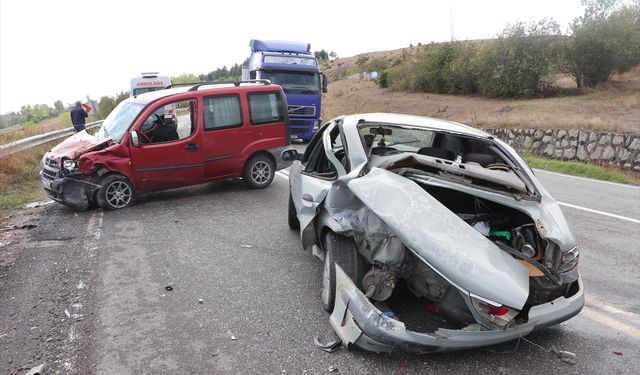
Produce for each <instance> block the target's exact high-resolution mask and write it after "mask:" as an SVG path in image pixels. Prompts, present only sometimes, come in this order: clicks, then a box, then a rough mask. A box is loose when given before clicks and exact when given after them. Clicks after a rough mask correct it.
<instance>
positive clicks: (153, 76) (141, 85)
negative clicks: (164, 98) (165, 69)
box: [129, 72, 171, 96]
mask: <svg viewBox="0 0 640 375" xmlns="http://www.w3.org/2000/svg"><path fill="white" fill-rule="evenodd" d="M170 84H171V78H169V77H163V76H159V75H158V72H148V73H142V77H141V78H133V79H132V80H131V90H130V91H129V93H130V95H131V96H137V95H140V94H142V93H145V92H150V91H156V90H162V89H163V88H165V87H167V86H169V85H170Z"/></svg>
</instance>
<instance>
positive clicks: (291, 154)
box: [282, 148, 300, 161]
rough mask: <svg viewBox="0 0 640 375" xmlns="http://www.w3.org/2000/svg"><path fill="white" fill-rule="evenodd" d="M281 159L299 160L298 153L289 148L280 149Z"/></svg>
mask: <svg viewBox="0 0 640 375" xmlns="http://www.w3.org/2000/svg"><path fill="white" fill-rule="evenodd" d="M282 160H284V161H294V160H300V154H298V151H297V150H296V149H293V148H290V149H287V150H284V151H282Z"/></svg>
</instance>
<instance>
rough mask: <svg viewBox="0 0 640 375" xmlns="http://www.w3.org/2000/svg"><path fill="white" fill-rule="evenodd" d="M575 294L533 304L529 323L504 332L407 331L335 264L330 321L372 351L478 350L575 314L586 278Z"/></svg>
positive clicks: (346, 341)
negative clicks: (333, 301) (536, 304)
mask: <svg viewBox="0 0 640 375" xmlns="http://www.w3.org/2000/svg"><path fill="white" fill-rule="evenodd" d="M577 282H578V291H577V292H576V293H575V294H574V295H572V296H571V297H568V298H565V297H560V298H557V299H555V300H553V301H551V302H548V303H545V304H542V305H538V306H534V307H532V308H531V310H530V311H529V320H528V322H527V323H524V324H520V325H516V326H513V327H510V328H507V329H504V330H492V331H464V330H452V329H443V328H439V329H438V330H436V331H435V332H434V333H421V332H414V331H410V330H407V329H406V328H405V325H404V323H402V322H401V321H399V320H395V319H392V318H389V317H387V316H385V315H383V313H382V312H381V311H380V310H378V309H377V308H376V307H375V306H373V305H372V304H371V302H369V300H368V299H367V298H366V297H365V295H364V294H363V293H362V292H361V291H360V290H359V289H358V288H357V287H356V286H355V284H354V283H353V281H352V280H351V279H350V278H349V277H348V276H347V275H346V274H345V273H344V271H343V270H342V269H341V268H340V266H338V265H336V299H335V307H334V310H333V313H332V314H331V318H330V323H331V326H332V327H333V329H334V330H335V332H336V333H337V334H338V336H339V337H340V339H342V343H343V345H345V346H347V347H348V346H349V345H355V346H358V347H360V348H362V349H365V350H368V351H372V352H391V351H393V350H394V349H402V350H406V351H411V352H419V353H427V352H439V351H450V350H459V349H469V348H477V347H482V346H488V345H494V344H498V343H502V342H506V341H511V340H515V339H518V338H519V337H522V336H526V335H528V334H529V333H531V332H533V331H534V330H537V329H541V328H544V327H548V326H550V325H554V324H557V323H560V322H563V321H565V320H568V319H570V318H572V317H574V316H575V315H577V314H578V313H579V312H580V310H582V307H583V306H584V291H583V286H582V279H581V278H580V277H578V280H577Z"/></svg>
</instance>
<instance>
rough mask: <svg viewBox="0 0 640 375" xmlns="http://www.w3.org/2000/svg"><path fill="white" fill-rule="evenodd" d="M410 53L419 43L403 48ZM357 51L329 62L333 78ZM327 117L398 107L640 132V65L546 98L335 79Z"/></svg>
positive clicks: (507, 122) (510, 122)
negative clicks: (495, 96) (410, 88)
mask: <svg viewBox="0 0 640 375" xmlns="http://www.w3.org/2000/svg"><path fill="white" fill-rule="evenodd" d="M405 50H407V51H409V52H407V53H409V54H413V53H415V51H416V50H417V49H416V48H413V49H409V48H407V49H405ZM401 54H402V53H401V50H395V51H386V52H376V53H373V54H368V55H370V56H372V57H380V56H385V57H390V58H396V57H399V56H401ZM359 56H361V55H358V56H354V57H349V58H344V59H343V58H340V59H337V60H335V61H332V62H329V63H328V64H325V66H324V67H323V69H324V70H325V72H326V73H327V74H328V75H329V76H330V77H331V76H336V75H337V73H336V72H337V70H339V69H343V70H345V71H349V72H354V71H355V70H356V68H357V67H356V64H355V62H356V61H357V59H358V57H359ZM555 82H556V83H557V84H558V86H559V87H562V88H564V89H571V88H574V87H575V83H573V81H572V80H571V79H570V78H569V77H568V76H567V75H557V76H556V77H555ZM322 112H323V113H322V115H323V118H324V119H330V118H332V117H334V116H338V115H343V114H349V113H365V112H394V113H407V114H414V115H421V116H430V117H437V118H442V119H447V120H453V121H458V122H461V123H464V124H467V125H471V126H476V127H485V128H547V129H567V130H568V129H579V130H592V131H610V132H616V133H638V132H640V67H636V68H635V69H634V70H632V71H630V72H628V73H625V74H622V75H617V76H615V77H613V79H612V80H611V81H610V82H607V83H605V84H603V85H600V86H599V87H596V88H593V89H588V90H583V91H582V92H581V93H580V94H579V95H573V96H563V97H554V98H546V99H522V100H502V99H491V98H485V97H480V96H451V95H439V94H430V93H409V92H398V91H392V90H391V89H381V88H379V87H377V85H376V84H375V83H373V82H370V81H359V80H338V81H333V82H331V84H330V86H329V93H327V94H326V95H325V96H324V98H323V111H322Z"/></svg>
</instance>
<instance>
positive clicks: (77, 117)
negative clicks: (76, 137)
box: [71, 107, 89, 126]
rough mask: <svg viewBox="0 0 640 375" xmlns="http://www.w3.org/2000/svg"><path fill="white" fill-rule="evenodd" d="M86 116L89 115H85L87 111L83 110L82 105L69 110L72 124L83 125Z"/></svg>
mask: <svg viewBox="0 0 640 375" xmlns="http://www.w3.org/2000/svg"><path fill="white" fill-rule="evenodd" d="M87 116H89V115H87V112H85V111H84V109H82V107H80V108H74V109H72V110H71V123H72V124H73V126H76V125H84V124H85V121H84V119H85V118H87Z"/></svg>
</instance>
